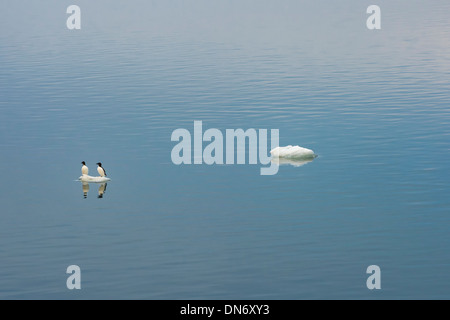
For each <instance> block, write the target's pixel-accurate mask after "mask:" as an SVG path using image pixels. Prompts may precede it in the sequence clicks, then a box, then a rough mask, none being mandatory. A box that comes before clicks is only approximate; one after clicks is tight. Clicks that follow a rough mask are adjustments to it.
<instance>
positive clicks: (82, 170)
mask: <svg viewBox="0 0 450 320" xmlns="http://www.w3.org/2000/svg"><path fill="white" fill-rule="evenodd" d="M81 164H82V165H83V166H82V167H81V174H83V175H88V174H89V168H88V167H87V166H86V162H84V161H83V162H81Z"/></svg>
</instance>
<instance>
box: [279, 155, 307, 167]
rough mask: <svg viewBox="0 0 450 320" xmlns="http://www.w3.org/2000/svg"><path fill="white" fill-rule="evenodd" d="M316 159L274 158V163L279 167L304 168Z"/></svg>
mask: <svg viewBox="0 0 450 320" xmlns="http://www.w3.org/2000/svg"><path fill="white" fill-rule="evenodd" d="M314 159H315V157H312V158H309V159H286V158H273V159H272V163H275V164H277V165H279V166H281V165H289V164H290V165H291V166H294V167H301V166H304V165H305V164H307V163H310V162H312V161H313V160H314Z"/></svg>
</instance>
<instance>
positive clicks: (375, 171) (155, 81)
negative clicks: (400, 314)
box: [0, 0, 450, 300]
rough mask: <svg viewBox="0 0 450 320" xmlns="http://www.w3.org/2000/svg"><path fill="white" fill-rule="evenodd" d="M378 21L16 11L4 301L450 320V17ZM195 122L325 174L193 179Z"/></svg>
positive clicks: (221, 6) (218, 6)
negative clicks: (244, 307) (335, 311)
mask: <svg viewBox="0 0 450 320" xmlns="http://www.w3.org/2000/svg"><path fill="white" fill-rule="evenodd" d="M71 4H77V5H79V7H80V8H81V30H68V29H67V27H66V19H67V18H68V16H69V15H68V14H67V13H66V9H67V7H68V6H69V5H71ZM371 4H373V3H371V2H368V1H356V0H354V1H294V0H277V1H274V0H262V1H261V0H258V1H256V0H239V1H237V0H229V1H226V0H218V1H206V0H196V1H194V0H185V1H181V0H174V1H163V0H153V1H143V0H141V1H104V0H102V1H86V0H76V1H55V0H51V1H32V2H30V1H23V0H20V1H6V0H1V2H0V165H1V183H0V299H289V300H292V299H448V298H450V272H449V271H450V253H449V245H450V232H449V227H450V217H449V214H450V197H449V190H450V189H449V179H450V173H449V169H450V166H449V163H450V162H449V159H450V91H449V89H450V22H449V19H448V12H450V3H449V2H448V1H446V0H434V1H426V2H425V1H387V0H378V1H376V4H378V5H379V6H380V8H381V17H382V19H381V23H382V28H381V30H368V29H367V27H366V20H367V18H368V17H369V15H368V14H367V13H366V9H367V7H368V6H369V5H371ZM195 120H199V121H203V126H204V128H205V129H207V128H217V129H219V130H221V131H223V132H225V130H226V129H237V128H242V129H245V130H246V129H249V128H256V129H279V130H280V145H282V146H286V145H300V146H302V147H306V148H310V149H313V150H314V151H315V152H316V154H318V158H316V159H315V160H314V161H312V162H310V163H308V164H306V165H303V166H298V167H296V166H292V165H283V166H281V167H280V170H279V172H278V174H277V175H274V176H261V175H260V167H261V166H260V165H213V166H208V165H181V166H176V165H174V164H173V163H172V160H171V150H172V148H173V147H174V145H175V144H176V143H174V142H172V141H171V134H172V132H173V131H174V130H175V129H177V128H186V129H188V130H190V131H191V132H192V131H193V125H194V121H195ZM81 161H86V162H87V164H88V166H89V168H90V170H91V174H92V175H96V162H99V161H101V162H102V163H103V165H104V167H105V169H106V170H107V173H108V176H109V177H110V178H111V179H112V181H110V182H109V183H108V185H107V188H106V192H105V193H104V194H103V198H99V197H98V195H99V187H101V185H98V184H90V185H89V190H88V191H87V190H86V186H84V189H83V185H82V184H81V183H80V182H79V181H75V180H76V179H77V178H78V177H79V176H80V175H81V171H80V170H81V164H80V162H81ZM84 192H86V193H87V194H86V197H85V196H84ZM70 265H78V266H80V268H81V272H82V273H81V274H82V278H81V282H82V289H81V290H74V291H71V290H68V289H67V287H66V280H67V278H68V275H67V274H66V269H67V267H68V266H70ZM370 265H378V266H379V267H380V268H381V286H382V289H381V290H373V291H371V290H368V288H367V286H366V280H367V278H368V276H369V275H368V274H366V269H367V267H368V266H370Z"/></svg>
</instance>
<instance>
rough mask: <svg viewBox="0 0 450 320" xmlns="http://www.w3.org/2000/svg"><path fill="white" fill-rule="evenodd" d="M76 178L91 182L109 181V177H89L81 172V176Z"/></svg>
mask: <svg viewBox="0 0 450 320" xmlns="http://www.w3.org/2000/svg"><path fill="white" fill-rule="evenodd" d="M78 180H79V181H82V182H92V183H105V182H108V181H111V179H110V178H106V177H91V176H88V175H87V174H83V175H82V176H81V177H79V178H78Z"/></svg>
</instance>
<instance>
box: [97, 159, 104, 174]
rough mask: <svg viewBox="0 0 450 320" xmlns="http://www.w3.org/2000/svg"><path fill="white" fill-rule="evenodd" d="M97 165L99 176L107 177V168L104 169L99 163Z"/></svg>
mask: <svg viewBox="0 0 450 320" xmlns="http://www.w3.org/2000/svg"><path fill="white" fill-rule="evenodd" d="M97 165H98V168H97V171H98V174H99V175H100V177H106V170H105V168H103V167H102V163H101V162H99V163H97Z"/></svg>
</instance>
